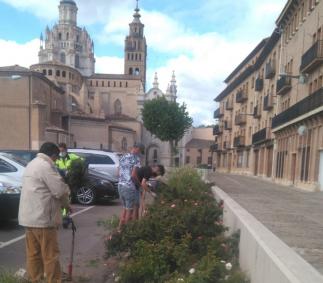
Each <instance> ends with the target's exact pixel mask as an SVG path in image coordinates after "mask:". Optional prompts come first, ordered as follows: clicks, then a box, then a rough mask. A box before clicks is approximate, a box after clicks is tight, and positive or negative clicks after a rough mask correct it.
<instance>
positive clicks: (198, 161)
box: [196, 156, 202, 165]
mask: <svg viewBox="0 0 323 283" xmlns="http://www.w3.org/2000/svg"><path fill="white" fill-rule="evenodd" d="M201 163H202V157H201V156H198V157H196V164H197V165H200V164H201Z"/></svg>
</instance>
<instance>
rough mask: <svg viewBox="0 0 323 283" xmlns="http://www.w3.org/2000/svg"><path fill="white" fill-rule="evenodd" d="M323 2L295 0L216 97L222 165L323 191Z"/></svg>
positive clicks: (217, 140) (217, 143) (218, 155)
mask: <svg viewBox="0 0 323 283" xmlns="http://www.w3.org/2000/svg"><path fill="white" fill-rule="evenodd" d="M322 11H323V1H318V0H316V1H315V0H303V1H300V0H298V1H295V0H290V1H288V2H287V3H286V5H285V7H284V9H283V11H282V12H281V14H280V16H279V18H278V19H277V21H276V25H277V28H276V29H275V30H274V32H273V33H272V35H271V36H270V37H269V38H266V39H264V40H262V41H261V42H260V43H259V44H258V46H257V47H256V48H255V49H254V50H253V51H252V52H251V53H250V54H249V55H248V56H247V57H246V59H245V60H244V61H243V62H242V63H241V64H240V65H239V66H238V67H237V68H236V69H235V70H234V71H233V72H232V73H231V74H230V75H229V76H228V78H227V79H226V80H225V82H226V83H227V87H226V88H225V89H224V90H223V91H222V92H221V93H220V94H219V95H218V96H217V97H216V98H215V101H216V102H218V103H219V108H218V109H217V110H216V111H215V113H214V118H215V119H218V124H217V125H216V126H215V127H214V135H215V144H214V145H213V146H212V149H213V151H214V152H215V155H216V163H217V168H218V169H217V170H219V171H224V172H233V173H240V174H248V175H255V176H261V177H264V178H271V179H272V180H274V181H275V182H278V183H282V184H286V185H291V184H294V185H295V186H297V187H301V188H304V189H308V190H323V88H322V87H323V85H322V81H323V80H322V76H323V64H322V63H323V31H322V29H323V14H322Z"/></svg>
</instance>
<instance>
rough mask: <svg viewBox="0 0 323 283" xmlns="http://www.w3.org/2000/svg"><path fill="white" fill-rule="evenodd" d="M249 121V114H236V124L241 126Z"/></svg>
mask: <svg viewBox="0 0 323 283" xmlns="http://www.w3.org/2000/svg"><path fill="white" fill-rule="evenodd" d="M246 122H247V116H246V115H243V114H238V115H236V117H235V119H234V123H235V125H238V126H241V125H243V124H245V123H246Z"/></svg>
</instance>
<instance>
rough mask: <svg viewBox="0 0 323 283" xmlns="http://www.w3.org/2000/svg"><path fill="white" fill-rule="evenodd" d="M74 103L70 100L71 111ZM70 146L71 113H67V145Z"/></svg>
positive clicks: (74, 105)
mask: <svg viewBox="0 0 323 283" xmlns="http://www.w3.org/2000/svg"><path fill="white" fill-rule="evenodd" d="M76 106H77V105H76V103H74V102H71V112H72V111H73V107H76ZM70 146H71V113H68V147H70Z"/></svg>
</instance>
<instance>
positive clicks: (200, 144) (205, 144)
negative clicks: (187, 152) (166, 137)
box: [185, 139, 214, 149]
mask: <svg viewBox="0 0 323 283" xmlns="http://www.w3.org/2000/svg"><path fill="white" fill-rule="evenodd" d="M213 143H214V141H211V140H202V139H191V140H190V141H189V142H188V143H187V144H186V145H185V147H186V148H201V149H202V148H209V147H210V146H211V145H212V144H213Z"/></svg>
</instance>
